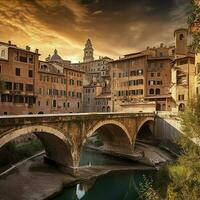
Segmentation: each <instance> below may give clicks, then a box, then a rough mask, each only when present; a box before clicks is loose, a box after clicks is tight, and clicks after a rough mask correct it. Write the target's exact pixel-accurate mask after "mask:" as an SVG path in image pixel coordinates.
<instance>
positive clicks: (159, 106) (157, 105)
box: [156, 103, 161, 111]
mask: <svg viewBox="0 0 200 200" xmlns="http://www.w3.org/2000/svg"><path fill="white" fill-rule="evenodd" d="M156 111H161V105H160V104H159V103H157V104H156Z"/></svg>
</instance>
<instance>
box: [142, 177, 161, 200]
mask: <svg viewBox="0 0 200 200" xmlns="http://www.w3.org/2000/svg"><path fill="white" fill-rule="evenodd" d="M143 180H144V181H143V183H140V185H139V188H140V194H139V196H140V199H141V200H160V199H161V197H160V196H159V194H158V192H157V191H156V190H155V189H154V187H153V180H152V179H148V178H147V177H146V176H143Z"/></svg>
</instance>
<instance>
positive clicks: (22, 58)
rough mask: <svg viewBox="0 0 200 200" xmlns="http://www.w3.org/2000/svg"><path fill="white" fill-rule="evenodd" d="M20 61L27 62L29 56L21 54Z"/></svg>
mask: <svg viewBox="0 0 200 200" xmlns="http://www.w3.org/2000/svg"><path fill="white" fill-rule="evenodd" d="M19 61H20V62H25V63H27V57H25V56H20V57H19Z"/></svg>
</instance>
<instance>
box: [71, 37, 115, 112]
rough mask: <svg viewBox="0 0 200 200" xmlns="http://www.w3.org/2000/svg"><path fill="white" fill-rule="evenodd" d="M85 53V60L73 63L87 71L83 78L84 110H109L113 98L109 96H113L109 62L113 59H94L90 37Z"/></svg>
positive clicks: (74, 65)
mask: <svg viewBox="0 0 200 200" xmlns="http://www.w3.org/2000/svg"><path fill="white" fill-rule="evenodd" d="M83 53H84V55H83V62H80V63H73V64H72V65H71V66H72V67H73V68H79V69H80V70H83V71H84V72H85V74H84V80H83V87H84V91H83V93H84V94H83V111H84V112H108V111H110V104H111V98H110V97H109V96H111V79H110V73H109V71H110V68H109V63H110V61H112V59H111V58H109V57H99V59H94V55H93V54H94V49H93V46H92V42H91V40H90V39H88V40H87V42H86V44H85V48H84V51H83ZM100 97H101V98H100ZM108 97H109V98H108ZM104 98H105V99H104ZM105 102H107V103H105ZM104 104H105V105H104Z"/></svg>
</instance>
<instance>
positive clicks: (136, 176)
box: [54, 171, 149, 200]
mask: <svg viewBox="0 0 200 200" xmlns="http://www.w3.org/2000/svg"><path fill="white" fill-rule="evenodd" d="M143 175H146V176H149V172H147V171H146V172H144V171H143V172H142V171H134V172H133V171H129V172H120V173H119V172H118V173H116V172H115V173H111V174H107V175H105V176H101V177H99V178H97V179H96V180H94V179H93V180H90V181H89V182H85V183H81V184H78V185H76V186H75V187H72V188H69V189H66V190H64V191H63V193H62V194H61V195H59V196H58V197H56V198H54V200H78V199H81V200H134V199H138V197H139V195H138V191H139V189H140V186H139V183H141V182H142V181H143Z"/></svg>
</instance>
